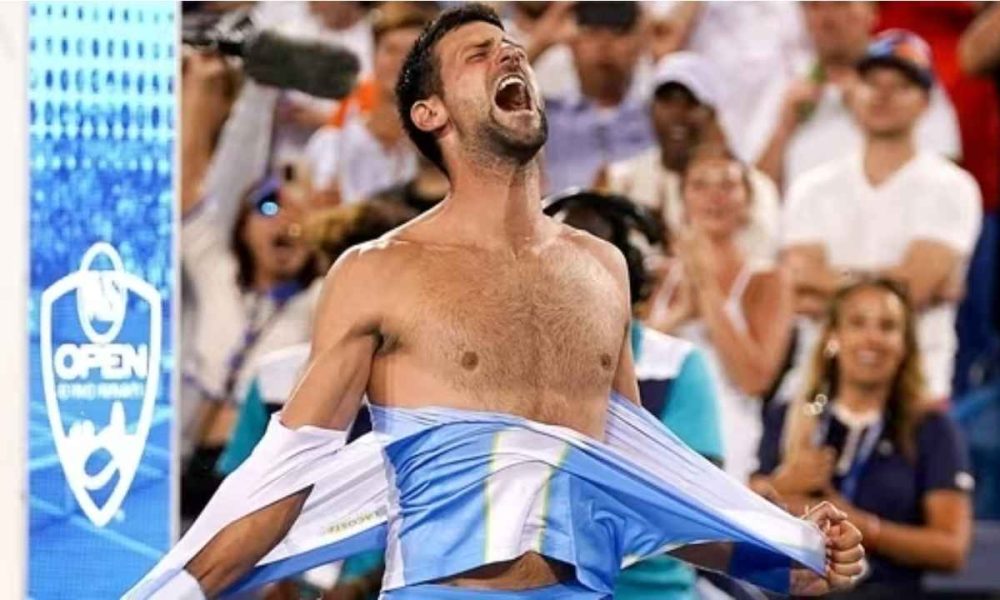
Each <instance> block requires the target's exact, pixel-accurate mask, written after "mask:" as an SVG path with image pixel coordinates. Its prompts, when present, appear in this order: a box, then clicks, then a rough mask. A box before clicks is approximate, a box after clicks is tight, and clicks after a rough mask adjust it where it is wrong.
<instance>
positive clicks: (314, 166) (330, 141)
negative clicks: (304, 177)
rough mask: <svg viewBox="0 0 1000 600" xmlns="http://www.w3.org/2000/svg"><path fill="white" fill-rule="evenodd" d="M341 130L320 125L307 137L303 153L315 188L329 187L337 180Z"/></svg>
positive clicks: (323, 188)
mask: <svg viewBox="0 0 1000 600" xmlns="http://www.w3.org/2000/svg"><path fill="white" fill-rule="evenodd" d="M342 135H343V132H342V131H341V130H340V129H339V128H337V127H331V126H326V127H321V128H320V129H318V130H317V131H316V133H314V134H312V137H310V138H309V143H307V144H306V148H305V151H304V152H303V155H304V156H305V159H306V162H307V163H308V164H309V170H310V172H311V173H312V184H313V188H314V189H316V190H325V189H329V188H330V187H331V186H333V185H335V184H336V182H337V177H338V174H339V170H340V169H339V166H340V165H339V163H340V156H339V155H340V152H339V150H340V145H341V137H342Z"/></svg>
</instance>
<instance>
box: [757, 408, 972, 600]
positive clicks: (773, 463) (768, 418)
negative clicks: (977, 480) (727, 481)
mask: <svg viewBox="0 0 1000 600" xmlns="http://www.w3.org/2000/svg"><path fill="white" fill-rule="evenodd" d="M787 412H788V410H787V405H782V406H771V407H770V408H769V409H768V411H767V413H766V414H765V416H764V433H763V436H762V437H761V443H760V450H759V451H758V459H759V460H760V467H759V469H758V473H759V474H762V475H770V474H771V473H772V472H773V471H774V470H775V469H776V468H777V467H778V465H779V464H780V462H781V434H782V430H783V429H784V423H785V415H786V413H787ZM847 432H848V427H847V426H846V425H845V424H844V423H842V422H840V421H839V420H838V419H837V418H835V417H833V418H831V419H830V424H829V427H828V428H827V434H826V439H825V441H824V445H828V446H830V447H832V448H834V449H835V450H837V451H838V458H839V453H840V452H841V451H843V449H844V447H845V442H846V440H847V438H848V435H847ZM916 437H917V443H916V448H915V450H916V454H915V456H914V458H913V459H910V458H908V457H906V456H905V455H904V454H903V453H902V451H901V449H900V448H897V447H896V444H894V443H893V441H892V439H891V438H890V436H889V434H888V433H887V432H886V431H885V430H884V428H883V430H882V433H881V435H880V437H879V438H878V442H877V443H876V444H875V446H874V450H873V451H872V452H871V454H870V457H869V458H868V460H867V461H864V463H863V466H862V467H860V470H859V473H860V474H859V476H858V479H857V481H858V483H857V492H856V494H855V498H854V499H853V503H854V505H855V506H857V507H858V508H860V509H861V510H864V511H867V512H870V513H873V514H875V515H877V516H878V517H879V518H880V519H883V520H885V521H892V522H895V523H904V524H909V525H923V524H924V523H925V522H926V521H925V518H924V510H923V500H924V497H925V496H926V495H927V494H928V493H929V492H931V491H934V490H961V491H966V492H967V491H971V487H972V476H971V475H970V474H969V472H970V469H969V458H968V450H967V448H966V445H965V442H964V440H963V439H962V436H961V433H960V432H959V430H958V427H957V426H956V424H955V423H954V421H953V420H952V419H951V417H949V416H948V415H947V414H946V413H943V412H929V413H928V414H927V415H926V416H925V417H924V418H923V420H922V421H921V423H920V424H919V425H918V426H917V428H916ZM862 454H863V453H862ZM862 458H863V457H862ZM855 460H858V458H857V457H855ZM843 482H844V477H843V476H842V474H838V475H837V476H835V477H834V480H833V484H834V487H836V488H837V489H838V490H839V491H841V493H843V490H842V488H841V486H842V485H843ZM868 559H869V565H870V567H871V572H870V574H869V575H868V577H867V578H866V579H865V581H864V582H863V583H862V584H861V585H860V586H859V591H862V592H863V588H865V587H866V586H880V585H887V586H890V587H892V588H893V589H895V590H896V592H897V593H898V592H900V591H901V590H902V589H903V588H905V589H910V590H919V589H920V583H921V579H922V576H923V571H922V570H921V569H916V568H913V567H907V566H903V565H900V564H896V563H894V562H893V561H892V560H891V559H887V558H884V557H882V556H879V555H878V554H877V553H872V554H870V555H869V557H868Z"/></svg>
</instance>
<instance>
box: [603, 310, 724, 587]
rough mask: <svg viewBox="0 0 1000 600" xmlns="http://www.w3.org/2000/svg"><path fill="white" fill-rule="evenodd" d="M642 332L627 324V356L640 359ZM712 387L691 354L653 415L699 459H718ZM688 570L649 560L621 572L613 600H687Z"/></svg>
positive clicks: (699, 358) (662, 559)
mask: <svg viewBox="0 0 1000 600" xmlns="http://www.w3.org/2000/svg"><path fill="white" fill-rule="evenodd" d="M644 329H645V328H644V327H643V326H642V325H641V324H639V323H638V322H637V321H633V323H632V355H633V357H634V359H635V362H636V363H638V362H639V360H640V359H641V353H642V347H643V342H644V338H645V336H644V333H645V332H644ZM715 390H716V388H715V382H714V381H713V380H712V376H711V373H710V371H709V370H708V364H707V363H706V362H705V357H704V356H703V355H702V353H701V351H700V350H698V349H697V348H692V349H691V351H690V352H689V353H688V355H687V356H686V357H685V358H684V361H683V362H682V363H681V367H680V369H679V370H678V371H677V375H676V376H675V377H674V378H673V379H672V380H671V381H670V385H669V386H668V387H667V392H666V394H667V397H666V399H665V404H664V406H665V408H664V410H663V414H660V415H657V416H658V417H660V421H662V422H663V424H664V425H666V426H667V427H668V428H669V429H670V430H671V431H673V432H674V433H675V434H677V437H679V438H680V439H681V440H683V441H684V443H685V444H687V445H688V446H690V447H691V448H692V449H693V450H695V451H696V452H698V453H699V454H701V455H702V456H705V457H708V458H710V459H715V460H719V459H721V458H722V437H721V435H720V433H719V409H718V405H717V399H716V391H715ZM694 582H695V573H694V569H692V568H691V567H689V566H687V565H685V564H684V563H682V562H681V561H679V560H676V559H674V558H670V557H669V556H655V557H652V558H648V559H646V560H643V561H641V562H639V563H636V564H635V565H632V566H631V567H629V568H628V569H625V570H624V571H622V573H621V575H619V577H618V581H617V582H616V584H615V595H614V597H615V599H616V600H644V599H647V598H648V599H656V600H661V599H666V600H689V599H692V600H693V599H694V598H695V597H696V595H695V592H694Z"/></svg>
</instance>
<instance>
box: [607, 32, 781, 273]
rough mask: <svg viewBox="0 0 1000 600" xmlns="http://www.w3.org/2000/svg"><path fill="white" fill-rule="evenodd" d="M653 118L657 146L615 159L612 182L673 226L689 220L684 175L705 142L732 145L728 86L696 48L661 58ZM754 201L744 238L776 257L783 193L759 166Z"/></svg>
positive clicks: (756, 252)
mask: <svg viewBox="0 0 1000 600" xmlns="http://www.w3.org/2000/svg"><path fill="white" fill-rule="evenodd" d="M654 85H655V88H654V91H653V99H652V103H651V104H650V109H649V110H650V113H649V114H650V118H651V121H652V124H653V129H654V131H655V134H656V142H657V145H656V146H655V147H653V148H650V149H649V150H646V151H645V152H642V153H641V154H639V155H637V156H634V157H632V158H629V159H625V160H623V161H619V162H616V163H613V164H612V165H611V166H610V167H609V168H608V170H607V185H608V188H609V189H611V190H612V191H614V192H616V193H619V194H622V195H624V196H627V197H629V198H631V199H632V200H634V201H636V202H639V203H640V204H643V205H645V206H647V207H648V208H650V209H651V210H653V211H655V212H657V213H659V214H660V215H662V217H663V220H664V223H665V224H666V226H667V228H668V230H671V231H678V230H679V229H681V228H682V227H683V224H684V218H683V216H684V214H683V210H684V205H683V201H682V200H681V185H680V183H681V173H682V172H683V171H684V168H685V167H686V165H687V161H688V158H689V157H690V155H691V153H692V151H693V150H694V149H695V148H696V147H697V146H698V145H700V144H720V145H723V146H726V147H729V140H728V139H727V125H728V121H727V120H726V113H725V108H724V105H723V102H722V98H723V94H724V90H723V84H722V82H721V81H720V80H719V78H718V77H717V75H716V69H714V68H713V65H712V64H711V63H710V62H709V61H708V60H707V59H705V58H703V57H701V56H699V55H697V54H695V53H693V52H675V53H673V54H669V55H667V56H665V57H664V58H662V59H660V61H659V63H657V65H656V71H655V75H654ZM748 174H749V178H750V186H751V188H752V196H753V202H752V207H751V210H750V222H749V223H748V224H747V227H746V229H745V230H744V233H743V235H742V242H743V244H744V245H745V247H746V250H747V251H748V252H749V253H750V255H751V256H754V257H755V258H761V259H770V258H772V257H773V255H774V252H775V249H776V241H777V229H778V214H779V208H778V204H779V203H778V191H777V188H776V187H775V185H774V183H773V182H772V181H771V180H770V179H769V178H768V177H767V176H766V175H765V174H764V173H762V172H761V171H758V170H757V169H749V170H748Z"/></svg>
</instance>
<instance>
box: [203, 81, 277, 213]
mask: <svg viewBox="0 0 1000 600" xmlns="http://www.w3.org/2000/svg"><path fill="white" fill-rule="evenodd" d="M278 94H279V91H278V90H277V89H275V88H270V87H265V86H262V85H258V84H257V83H254V82H253V81H252V80H248V81H246V82H245V83H244V84H243V90H242V91H241V92H240V96H239V98H237V99H236V102H235V103H234V104H233V110H232V114H231V115H230V116H229V120H227V121H226V125H225V127H224V128H223V130H222V135H221V136H220V137H219V145H218V146H217V147H216V150H215V154H214V155H213V156H212V163H211V165H209V169H208V172H207V173H206V174H205V182H204V185H203V188H202V189H203V193H204V194H205V198H206V200H208V199H213V200H215V201H216V205H215V211H216V213H215V214H214V215H213V219H215V220H216V222H217V223H218V224H219V226H220V227H221V228H222V229H223V230H225V231H227V232H228V231H229V227H230V226H231V224H232V223H233V221H234V220H235V219H236V213H237V212H238V210H239V206H240V204H239V203H240V202H241V201H242V200H243V196H244V195H245V194H246V193H247V191H248V190H249V189H250V186H252V185H253V184H254V183H256V182H258V181H260V180H261V179H262V178H263V177H264V176H265V175H266V174H267V164H268V160H269V158H270V155H271V125H272V122H273V120H274V107H275V103H276V102H277V101H278Z"/></svg>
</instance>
